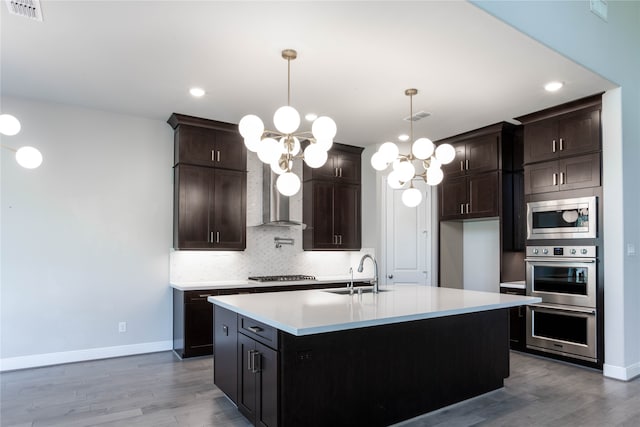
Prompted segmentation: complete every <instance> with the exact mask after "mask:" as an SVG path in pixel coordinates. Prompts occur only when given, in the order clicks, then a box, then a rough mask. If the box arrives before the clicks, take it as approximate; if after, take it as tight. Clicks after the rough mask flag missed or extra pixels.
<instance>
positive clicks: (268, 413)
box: [215, 334, 278, 427]
mask: <svg viewBox="0 0 640 427" xmlns="http://www.w3.org/2000/svg"><path fill="white" fill-rule="evenodd" d="M218 357H219V356H218V354H217V352H216V357H215V358H218ZM237 357H238V375H237V378H238V400H237V402H236V403H237V405H238V410H239V411H240V412H241V413H242V415H244V416H245V417H247V419H248V420H249V421H251V422H252V423H253V425H255V426H264V427H277V425H278V352H277V351H276V350H273V349H271V348H269V347H267V346H266V345H263V344H261V343H259V342H257V341H255V340H253V339H252V338H249V337H248V336H246V335H244V334H238V354H237ZM216 384H217V383H216Z"/></svg>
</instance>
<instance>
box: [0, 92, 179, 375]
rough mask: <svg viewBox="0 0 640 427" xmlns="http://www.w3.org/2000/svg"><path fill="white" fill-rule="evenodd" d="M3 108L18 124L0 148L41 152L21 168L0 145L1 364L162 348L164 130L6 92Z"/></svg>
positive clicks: (166, 199)
mask: <svg viewBox="0 0 640 427" xmlns="http://www.w3.org/2000/svg"><path fill="white" fill-rule="evenodd" d="M2 111H3V112H10V113H11V114H13V115H15V116H16V117H18V118H19V119H20V121H21V122H22V131H21V132H20V133H19V134H18V135H16V136H13V137H5V136H3V137H2V144H3V145H8V146H11V147H14V148H17V147H20V146H22V145H33V146H36V147H38V148H39V149H40V150H41V151H42V154H43V156H44V162H43V164H42V166H41V167H40V168H38V169H35V170H27V169H23V168H21V167H20V166H18V165H17V163H16V162H15V159H14V156H13V154H12V153H11V152H10V151H8V150H6V149H2V175H1V176H2V182H1V190H2V193H1V195H2V210H1V214H2V218H1V224H2V229H1V230H2V231H1V233H2V235H1V246H0V247H1V255H0V256H1V263H0V265H1V268H2V271H1V273H0V278H1V288H0V299H1V302H0V304H1V309H2V310H1V314H0V324H1V329H0V330H1V335H2V338H1V341H0V343H1V349H0V357H1V358H2V369H12V368H16V367H23V366H29V365H42V364H47V363H55V362H56V361H60V360H62V361H67V360H74V359H83V358H92V357H99V356H100V355H103V356H104V355H118V354H131V353H136V352H144V351H153V350H159V349H165V348H171V341H170V340H171V338H172V327H171V325H172V323H171V314H170V313H171V293H170V290H169V286H168V276H169V274H168V265H169V248H170V246H171V237H172V234H171V229H172V228H171V227H172V225H171V224H172V182H173V178H172V176H173V175H172V169H171V166H172V160H173V131H172V130H171V128H170V127H169V125H167V124H166V123H165V122H163V121H156V120H147V119H141V118H135V117H131V116H124V115H119V114H112V113H108V112H103V111H96V110H88V109H84V108H76V107H72V106H68V105H59V104H50V103H45V102H35V101H29V100H25V99H17V98H10V97H3V98H2ZM120 321H126V322H127V329H128V330H127V332H126V333H119V332H118V322H120ZM63 353H64V356H63V357H62V356H61V354H63ZM61 357H62V358H61Z"/></svg>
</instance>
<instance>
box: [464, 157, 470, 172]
mask: <svg viewBox="0 0 640 427" xmlns="http://www.w3.org/2000/svg"><path fill="white" fill-rule="evenodd" d="M464 168H465V169H466V170H469V159H467V160H465V161H464Z"/></svg>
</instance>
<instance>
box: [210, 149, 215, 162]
mask: <svg viewBox="0 0 640 427" xmlns="http://www.w3.org/2000/svg"><path fill="white" fill-rule="evenodd" d="M211 161H212V162H215V161H216V152H215V151H214V150H211Z"/></svg>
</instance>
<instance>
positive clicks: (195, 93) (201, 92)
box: [189, 87, 205, 98]
mask: <svg viewBox="0 0 640 427" xmlns="http://www.w3.org/2000/svg"><path fill="white" fill-rule="evenodd" d="M189 93H190V94H191V96H195V97H196V98H200V97H201V96H204V94H205V92H204V89H200V88H199V87H192V88H191V89H189Z"/></svg>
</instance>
